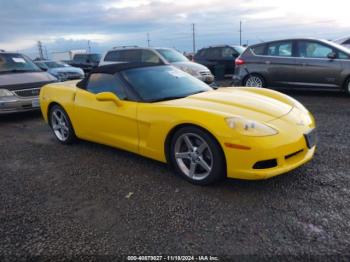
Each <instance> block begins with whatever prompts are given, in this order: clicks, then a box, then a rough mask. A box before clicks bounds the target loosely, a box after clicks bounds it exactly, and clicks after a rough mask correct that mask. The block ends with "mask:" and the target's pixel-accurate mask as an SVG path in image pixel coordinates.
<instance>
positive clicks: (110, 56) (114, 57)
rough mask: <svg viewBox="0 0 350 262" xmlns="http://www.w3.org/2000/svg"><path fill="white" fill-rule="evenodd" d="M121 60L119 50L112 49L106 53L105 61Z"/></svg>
mask: <svg viewBox="0 0 350 262" xmlns="http://www.w3.org/2000/svg"><path fill="white" fill-rule="evenodd" d="M119 60H120V55H119V51H110V52H108V53H107V54H106V56H105V60H104V61H107V62H108V61H109V62H117V61H119Z"/></svg>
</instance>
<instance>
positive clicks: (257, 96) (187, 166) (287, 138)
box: [40, 64, 316, 185]
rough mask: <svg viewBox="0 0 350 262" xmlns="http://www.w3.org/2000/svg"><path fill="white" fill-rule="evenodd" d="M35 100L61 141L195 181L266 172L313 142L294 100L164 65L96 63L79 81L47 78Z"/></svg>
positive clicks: (298, 160) (293, 159) (310, 126)
mask: <svg viewBox="0 0 350 262" xmlns="http://www.w3.org/2000/svg"><path fill="white" fill-rule="evenodd" d="M40 105H41V110H42V114H43V117H44V119H45V121H46V122H48V124H49V125H50V127H51V129H52V131H53V133H54V135H55V136H56V138H57V139H58V141H60V142H61V143H64V144H69V143H72V142H73V141H74V140H75V139H76V138H80V139H85V140H89V141H94V142H97V143H101V144H105V145H109V146H112V147H117V148H121V149H125V150H128V151H131V152H134V153H137V154H140V155H142V156H145V157H149V158H152V159H155V160H158V161H161V162H168V163H170V164H171V165H172V166H173V167H174V168H175V170H176V171H177V172H178V173H179V174H180V175H181V176H182V177H183V178H185V179H186V180H188V181H190V182H192V183H194V184H200V185H205V184H210V183H213V182H215V181H217V180H219V179H221V178H224V177H230V178H239V179H250V180H254V179H266V178H270V177H273V176H276V175H279V174H282V173H285V172H287V171H290V170H292V169H294V168H297V167H299V166H300V165H302V164H304V163H306V162H307V161H309V160H310V159H312V157H313V155H314V152H315V148H316V132H315V121H314V118H313V116H312V115H311V114H310V113H309V112H308V111H307V110H306V109H305V107H304V106H303V105H301V104H300V103H299V102H297V101H296V100H294V99H292V98H290V97H288V96H286V95H283V94H281V93H279V92H276V91H272V90H268V89H262V88H250V87H248V88H219V89H217V90H214V89H212V88H211V87H209V86H208V85H206V84H204V83H203V82H201V81H199V80H197V79H196V78H194V77H192V76H190V75H189V74H187V73H184V72H182V71H180V70H178V69H176V68H174V67H172V66H170V65H151V64H117V65H107V66H101V67H99V68H96V69H94V70H93V71H92V72H91V74H90V75H89V76H88V77H86V78H85V79H84V80H82V81H81V82H79V83H77V82H74V81H71V82H64V83H55V84H49V85H46V86H45V87H43V88H42V90H41V92H40Z"/></svg>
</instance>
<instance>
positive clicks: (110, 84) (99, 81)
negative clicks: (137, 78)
mask: <svg viewBox="0 0 350 262" xmlns="http://www.w3.org/2000/svg"><path fill="white" fill-rule="evenodd" d="M123 86H124V85H123V83H122V81H121V80H120V78H119V77H118V76H116V75H110V74H101V73H96V74H92V75H90V78H89V81H88V84H87V88H86V90H87V91H89V92H91V93H94V94H98V93H102V92H112V93H113V94H115V95H116V96H118V97H119V99H125V98H126V95H125V92H124V88H123Z"/></svg>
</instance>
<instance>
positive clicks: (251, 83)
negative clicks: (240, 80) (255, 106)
mask: <svg viewBox="0 0 350 262" xmlns="http://www.w3.org/2000/svg"><path fill="white" fill-rule="evenodd" d="M263 85H264V83H263V81H262V80H261V78H260V77H258V76H254V75H252V76H249V77H248V79H247V81H246V82H245V86H247V87H263Z"/></svg>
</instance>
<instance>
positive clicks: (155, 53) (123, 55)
mask: <svg viewBox="0 0 350 262" xmlns="http://www.w3.org/2000/svg"><path fill="white" fill-rule="evenodd" d="M132 62H137V63H155V64H171V65H173V66H175V67H177V68H179V69H180V70H182V71H184V72H186V73H189V74H190V75H192V76H194V77H196V78H198V79H200V80H202V81H203V82H205V83H207V84H211V83H213V82H214V76H213V74H212V73H211V72H210V70H209V69H208V68H207V67H205V66H203V65H200V64H197V63H195V62H192V61H189V60H188V59H187V58H186V57H185V56H184V55H182V54H181V53H179V52H178V51H176V50H174V49H172V48H143V47H137V46H131V47H130V46H123V47H114V48H113V49H111V50H109V51H108V52H106V53H105V54H104V56H103V57H102V59H101V61H100V64H99V66H101V65H108V64H115V63H132Z"/></svg>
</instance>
